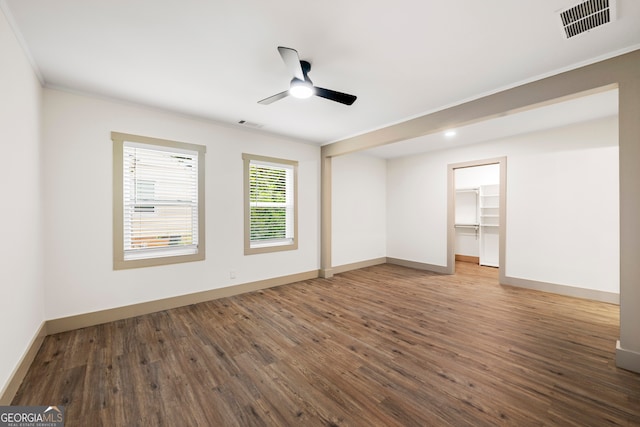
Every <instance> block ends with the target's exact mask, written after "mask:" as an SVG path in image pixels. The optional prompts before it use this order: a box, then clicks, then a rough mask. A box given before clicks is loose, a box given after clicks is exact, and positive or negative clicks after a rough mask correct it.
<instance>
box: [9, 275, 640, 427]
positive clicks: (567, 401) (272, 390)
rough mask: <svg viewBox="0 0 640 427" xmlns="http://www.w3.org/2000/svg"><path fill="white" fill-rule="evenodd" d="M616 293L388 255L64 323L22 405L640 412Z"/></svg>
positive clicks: (362, 414)
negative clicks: (100, 321) (590, 295)
mask: <svg viewBox="0 0 640 427" xmlns="http://www.w3.org/2000/svg"><path fill="white" fill-rule="evenodd" d="M618 316H619V313H618V307H617V306H615V305H610V304H603V303H598V302H593V301H586V300H579V299H574V298H570V297H564V296H558V295H552V294H546V293H541V292H536V291H530V290H526V289H518V288H512V287H507V286H500V285H498V284H497V271H496V270H495V269H492V268H488V267H479V266H475V265H472V264H468V263H458V264H457V274H456V275H454V276H442V275H436V274H432V273H427V272H423V271H418V270H413V269H409V268H404V267H399V266H394V265H387V264H385V265H380V266H375V267H369V268H365V269H362V270H357V271H352V272H347V273H343V274H340V275H337V276H336V277H334V278H332V279H314V280H308V281H304V282H300V283H295V284H292V285H286V286H281V287H278V288H273V289H268V290H264V291H259V292H253V293H250V294H245V295H239V296H235V297H232V298H225V299H220V300H216V301H210V302H207V303H202V304H197V305H192V306H188V307H183V308H178V309H174V310H168V311H163V312H158V313H154V314H150V315H144V316H139V317H136V318H132V319H127V320H122V321H117V322H112V323H108V324H104V325H99V326H95V327H89V328H84V329H80V330H76V331H71V332H65V333H60V334H56V335H52V336H49V337H47V338H46V339H45V341H44V343H43V345H42V348H41V349H40V352H39V353H38V355H37V357H36V359H35V361H34V363H33V365H32V366H31V368H30V370H29V372H28V374H27V376H26V378H25V381H24V382H23V384H22V386H21V388H20V390H19V391H18V393H17V395H16V397H15V399H14V401H13V404H14V405H54V404H57V405H64V406H65V408H66V425H67V426H68V427H71V426H347V425H350V426H495V425H505V426H542V425H545V426H551V425H558V426H613V425H620V426H630V425H640V375H638V374H634V373H631V372H628V371H624V370H622V369H618V368H616V367H615V363H614V352H615V342H616V339H617V337H618Z"/></svg>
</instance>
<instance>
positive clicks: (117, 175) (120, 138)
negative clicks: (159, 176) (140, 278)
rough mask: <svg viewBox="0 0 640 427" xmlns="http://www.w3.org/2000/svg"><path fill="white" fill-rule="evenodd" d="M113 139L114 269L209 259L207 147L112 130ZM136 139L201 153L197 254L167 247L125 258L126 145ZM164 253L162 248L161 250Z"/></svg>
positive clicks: (141, 141) (143, 142) (138, 142)
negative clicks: (177, 252)
mask: <svg viewBox="0 0 640 427" xmlns="http://www.w3.org/2000/svg"><path fill="white" fill-rule="evenodd" d="M111 140H112V141H113V268H114V270H123V269H128V268H139V267H151V266H155V265H168V264H176V263H182V262H191V261H202V260H204V259H205V235H206V234H205V200H204V194H205V191H204V185H205V179H204V178H205V170H204V166H205V162H204V157H205V156H204V154H205V153H206V147H205V146H203V145H196V144H188V143H185V142H177V141H170V140H166V139H158V138H150V137H146V136H139V135H130V134H126V133H119V132H111ZM125 141H126V142H133V143H137V144H147V145H154V146H160V147H167V148H171V149H177V150H187V151H192V152H193V151H196V152H198V247H197V251H196V253H192V254H180V255H167V253H170V249H167V251H163V252H165V253H164V255H163V256H159V257H153V256H150V257H148V258H141V259H131V260H127V259H125V251H124V201H123V194H124V193H123V185H124V179H123V173H124V170H123V152H124V144H125ZM158 252H161V251H158Z"/></svg>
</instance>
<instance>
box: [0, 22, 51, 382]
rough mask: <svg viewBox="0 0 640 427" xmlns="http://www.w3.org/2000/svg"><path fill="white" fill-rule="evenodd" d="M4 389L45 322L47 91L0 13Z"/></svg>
mask: <svg viewBox="0 0 640 427" xmlns="http://www.w3.org/2000/svg"><path fill="white" fill-rule="evenodd" d="M0 64H1V65H0V150H2V155H1V156H0V159H1V160H0V162H1V166H0V193H1V194H2V208H0V224H2V238H3V240H4V243H3V244H2V245H0V294H1V295H2V298H0V325H2V329H1V330H2V332H1V334H0V342H1V344H0V347H1V348H2V350H0V390H2V389H4V387H5V386H6V384H7V381H8V380H9V377H10V376H11V374H12V372H13V370H14V369H15V368H16V366H17V364H18V363H19V361H20V359H21V358H22V356H23V355H24V353H25V352H26V350H27V348H28V346H29V343H30V342H31V340H32V339H33V338H34V336H35V335H36V332H37V331H38V329H39V328H40V325H41V324H42V322H43V320H44V288H43V281H42V277H43V275H42V204H41V175H40V128H41V117H40V111H41V100H42V89H41V88H40V83H39V82H38V80H37V78H36V76H35V74H34V72H33V70H32V68H31V65H30V64H29V61H28V60H27V59H26V57H25V55H24V53H23V51H22V49H21V47H20V45H19V43H18V41H17V40H16V38H15V37H14V35H13V32H12V31H11V29H10V27H9V24H8V23H7V21H6V19H5V16H4V14H3V13H2V11H0Z"/></svg>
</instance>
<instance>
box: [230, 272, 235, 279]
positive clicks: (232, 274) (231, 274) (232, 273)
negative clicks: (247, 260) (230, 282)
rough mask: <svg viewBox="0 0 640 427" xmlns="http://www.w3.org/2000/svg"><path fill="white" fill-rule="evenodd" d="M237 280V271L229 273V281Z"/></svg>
mask: <svg viewBox="0 0 640 427" xmlns="http://www.w3.org/2000/svg"><path fill="white" fill-rule="evenodd" d="M235 278H236V272H235V271H230V272H229V279H235Z"/></svg>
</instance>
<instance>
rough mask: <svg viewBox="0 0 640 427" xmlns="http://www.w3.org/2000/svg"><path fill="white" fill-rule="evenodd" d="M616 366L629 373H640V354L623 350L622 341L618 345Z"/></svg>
mask: <svg viewBox="0 0 640 427" xmlns="http://www.w3.org/2000/svg"><path fill="white" fill-rule="evenodd" d="M616 366H618V368H622V369H626V370H627V371H632V372H638V373H640V353H639V352H637V351H633V350H627V349H625V348H622V346H621V345H620V340H618V342H617V343H616Z"/></svg>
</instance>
